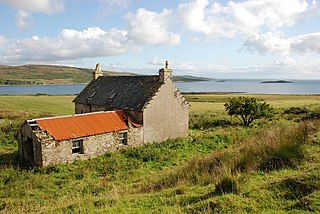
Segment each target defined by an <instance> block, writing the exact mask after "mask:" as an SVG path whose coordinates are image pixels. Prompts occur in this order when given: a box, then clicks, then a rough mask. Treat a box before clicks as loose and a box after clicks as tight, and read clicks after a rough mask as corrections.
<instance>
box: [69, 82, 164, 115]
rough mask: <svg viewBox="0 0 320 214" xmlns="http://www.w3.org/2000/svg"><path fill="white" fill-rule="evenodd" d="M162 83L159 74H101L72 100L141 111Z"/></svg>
mask: <svg viewBox="0 0 320 214" xmlns="http://www.w3.org/2000/svg"><path fill="white" fill-rule="evenodd" d="M162 84H163V83H162V82H159V76H101V77H98V79H96V80H94V81H92V82H91V83H89V84H88V85H87V87H85V88H84V89H83V91H82V92H81V93H80V94H79V95H78V96H77V97H76V98H75V99H74V100H73V102H75V103H80V104H89V105H98V106H109V107H110V108H113V109H128V110H135V111H141V110H143V108H144V107H145V105H146V104H147V103H148V101H149V100H150V99H151V98H152V97H153V96H154V95H155V93H156V92H157V91H158V89H159V88H160V86H161V85H162Z"/></svg>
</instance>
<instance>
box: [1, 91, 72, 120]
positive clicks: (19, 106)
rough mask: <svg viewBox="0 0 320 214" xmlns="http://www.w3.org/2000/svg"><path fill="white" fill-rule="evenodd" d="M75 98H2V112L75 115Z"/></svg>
mask: <svg viewBox="0 0 320 214" xmlns="http://www.w3.org/2000/svg"><path fill="white" fill-rule="evenodd" d="M73 99H74V96H47V95H40V96H0V112H19V113H28V114H40V113H41V114H45V113H48V114H53V115H65V114H74V104H73V103H72V100H73Z"/></svg>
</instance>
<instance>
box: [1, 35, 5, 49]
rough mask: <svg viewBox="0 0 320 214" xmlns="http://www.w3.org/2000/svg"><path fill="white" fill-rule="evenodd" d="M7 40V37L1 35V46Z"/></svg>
mask: <svg viewBox="0 0 320 214" xmlns="http://www.w3.org/2000/svg"><path fill="white" fill-rule="evenodd" d="M6 42H7V39H6V37H4V36H1V35H0V48H1V47H2V46H3V45H4V44H5V43H6Z"/></svg>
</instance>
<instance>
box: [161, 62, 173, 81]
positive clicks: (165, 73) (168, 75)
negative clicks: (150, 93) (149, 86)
mask: <svg viewBox="0 0 320 214" xmlns="http://www.w3.org/2000/svg"><path fill="white" fill-rule="evenodd" d="M169 79H170V80H172V69H170V68H169V62H168V61H166V62H165V66H164V68H161V69H160V70H159V81H160V82H166V81H167V80H169Z"/></svg>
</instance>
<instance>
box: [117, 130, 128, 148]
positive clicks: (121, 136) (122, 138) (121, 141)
mask: <svg viewBox="0 0 320 214" xmlns="http://www.w3.org/2000/svg"><path fill="white" fill-rule="evenodd" d="M127 136H128V133H127V132H119V138H118V141H119V144H123V145H127V143H128V142H127Z"/></svg>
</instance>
